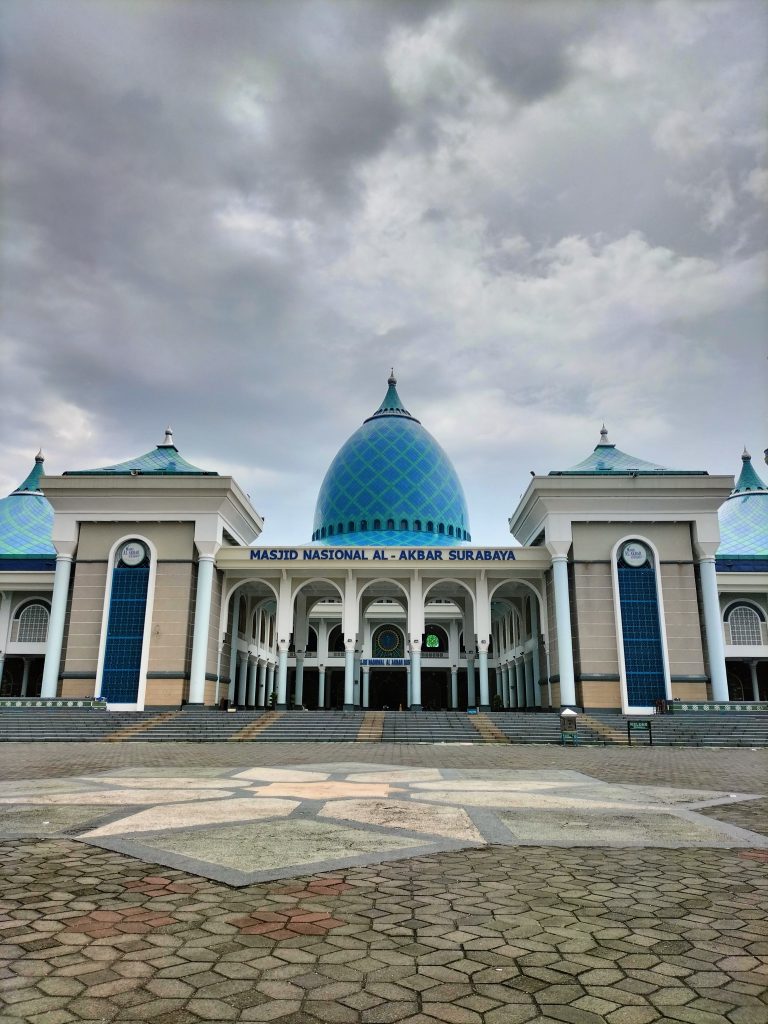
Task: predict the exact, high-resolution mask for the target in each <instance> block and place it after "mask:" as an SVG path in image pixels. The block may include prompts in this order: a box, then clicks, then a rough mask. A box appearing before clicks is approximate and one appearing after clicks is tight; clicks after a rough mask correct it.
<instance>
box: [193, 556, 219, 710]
mask: <svg viewBox="0 0 768 1024" xmlns="http://www.w3.org/2000/svg"><path fill="white" fill-rule="evenodd" d="M214 558H215V555H209V554H204V555H200V556H199V558H198V561H197V591H196V595H195V625H194V628H193V633H192V663H191V666H190V670H189V703H190V704H203V703H204V701H205V666H206V662H207V660H208V630H209V627H210V624H211V591H212V589H213V561H214Z"/></svg>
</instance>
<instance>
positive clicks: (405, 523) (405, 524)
mask: <svg viewBox="0 0 768 1024" xmlns="http://www.w3.org/2000/svg"><path fill="white" fill-rule="evenodd" d="M400 529H401V530H407V529H408V520H407V519H401V520H400Z"/></svg>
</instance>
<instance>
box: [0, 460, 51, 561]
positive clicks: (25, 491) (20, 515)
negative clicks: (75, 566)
mask: <svg viewBox="0 0 768 1024" xmlns="http://www.w3.org/2000/svg"><path fill="white" fill-rule="evenodd" d="M42 475H43V456H42V455H38V456H37V457H36V459H35V465H34V468H33V469H32V471H31V473H30V474H29V476H28V477H27V478H26V480H25V481H24V482H23V483H22V484H19V486H18V487H17V488H16V490H15V491H13V492H12V493H11V494H9V495H8V497H7V498H3V499H2V500H0V560H5V559H13V560H17V559H24V560H25V561H26V560H29V559H38V558H39V559H46V560H48V559H50V558H51V557H54V556H55V555H56V550H55V548H54V546H53V544H52V543H51V530H52V528H53V508H52V507H51V505H50V502H49V501H48V500H47V498H46V497H45V496H44V494H43V492H42V491H41V489H40V481H41V477H42Z"/></svg>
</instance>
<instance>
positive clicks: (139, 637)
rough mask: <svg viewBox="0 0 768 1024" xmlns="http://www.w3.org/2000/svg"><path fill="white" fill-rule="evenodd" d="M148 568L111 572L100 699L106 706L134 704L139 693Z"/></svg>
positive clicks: (121, 568) (146, 566) (122, 568)
mask: <svg viewBox="0 0 768 1024" xmlns="http://www.w3.org/2000/svg"><path fill="white" fill-rule="evenodd" d="M148 584H149V566H148V565H142V566H136V567H133V566H131V567H129V566H123V565H118V566H116V567H115V568H114V569H113V570H112V594H111V597H110V601H109V621H108V623H107V643H106V649H105V651H104V671H103V673H102V678H101V696H102V697H104V698H105V700H107V701H108V702H109V703H110V704H135V703H136V700H137V697H138V693H139V675H140V671H141V649H142V646H143V644H144V616H145V612H146V609H147V587H148Z"/></svg>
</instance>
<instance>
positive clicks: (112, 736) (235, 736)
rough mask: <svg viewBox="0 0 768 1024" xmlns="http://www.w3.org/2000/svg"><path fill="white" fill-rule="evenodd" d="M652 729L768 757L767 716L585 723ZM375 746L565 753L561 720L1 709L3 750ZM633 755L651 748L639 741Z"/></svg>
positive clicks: (549, 716)
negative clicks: (76, 745)
mask: <svg viewBox="0 0 768 1024" xmlns="http://www.w3.org/2000/svg"><path fill="white" fill-rule="evenodd" d="M632 717H634V718H641V717H642V718H644V719H646V720H650V722H651V723H652V729H653V744H654V746H713V747H714V746H723V747H768V713H766V712H749V713H742V714H737V713H731V712H709V713H708V712H675V713H674V714H669V715H647V716H625V715H622V714H619V713H616V712H607V711H592V712H589V713H587V714H581V715H579V718H578V736H579V742H580V743H582V744H585V745H591V744H593V745H599V746H607V745H626V743H627V721H628V720H631V718H632ZM229 740H236V741H239V742H259V743H265V742H283V743H291V742H315V743H322V742H325V743H330V742H355V741H357V742H369V743H377V742H382V743H504V742H508V743H550V744H551V743H560V718H559V715H558V714H557V712H536V713H532V712H515V711H505V712H498V711H488V712H481V713H480V714H477V715H467V714H466V713H465V712H462V711H413V712H411V711H362V710H358V711H338V710H335V711H281V712H277V711H271V710H264V709H263V708H255V709H254V708H251V709H247V710H240V711H235V712H226V711H220V710H218V709H217V708H201V707H189V706H186V707H184V708H181V709H180V710H179V709H175V708H174V709H169V708H156V709H153V710H152V711H105V710H103V709H100V708H99V709H97V708H87V707H86V708H62V707H38V708H1V709H0V742H3V741H5V742H10V741H15V742H30V743H34V742H45V741H56V742H62V741H63V742H84V741H101V742H113V743H118V742H121V743H139V742H151V743H161V742H195V743H205V742H212V741H229ZM632 741H633V745H635V744H636V745H638V746H639V745H642V744H647V743H648V736H647V734H646V733H634V734H633V737H632Z"/></svg>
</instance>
